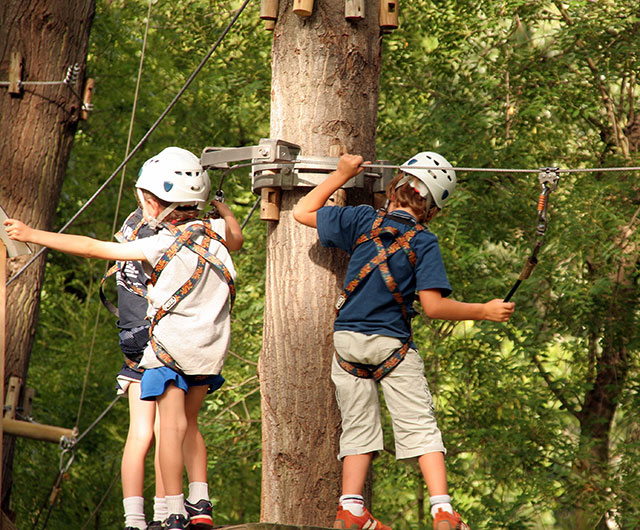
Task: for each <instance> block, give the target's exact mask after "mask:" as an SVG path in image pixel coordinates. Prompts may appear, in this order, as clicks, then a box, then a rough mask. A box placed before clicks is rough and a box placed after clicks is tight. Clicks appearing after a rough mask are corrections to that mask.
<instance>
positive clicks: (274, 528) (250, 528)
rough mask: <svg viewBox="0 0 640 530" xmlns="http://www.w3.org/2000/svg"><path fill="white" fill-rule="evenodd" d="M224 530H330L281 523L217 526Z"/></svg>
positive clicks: (321, 527) (323, 527) (320, 527)
mask: <svg viewBox="0 0 640 530" xmlns="http://www.w3.org/2000/svg"><path fill="white" fill-rule="evenodd" d="M217 528H224V529H225V530H332V529H328V528H327V527H326V526H306V525H289V524H282V523H244V524H238V525H232V526H218V527H217Z"/></svg>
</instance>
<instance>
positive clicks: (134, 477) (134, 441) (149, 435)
mask: <svg viewBox="0 0 640 530" xmlns="http://www.w3.org/2000/svg"><path fill="white" fill-rule="evenodd" d="M127 394H128V396H129V433H128V434H127V441H126V442H125V445H124V451H123V453H122V493H123V495H124V497H133V496H139V497H142V491H143V487H144V459H145V457H146V456H147V452H148V451H149V447H151V441H152V440H153V422H154V419H155V403H153V402H149V401H142V400H141V399H140V383H134V382H132V383H130V384H129V388H128V390H127Z"/></svg>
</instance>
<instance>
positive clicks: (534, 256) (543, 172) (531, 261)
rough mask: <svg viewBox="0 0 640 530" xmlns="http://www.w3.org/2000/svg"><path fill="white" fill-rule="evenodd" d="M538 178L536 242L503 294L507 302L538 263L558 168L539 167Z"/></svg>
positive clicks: (556, 183)
mask: <svg viewBox="0 0 640 530" xmlns="http://www.w3.org/2000/svg"><path fill="white" fill-rule="evenodd" d="M538 180H539V181H540V185H541V186H542V191H541V192H540V197H539V198H538V222H537V225H536V244H535V246H534V247H533V251H532V252H531V256H529V258H528V259H527V262H526V263H525V264H524V267H523V268H522V272H520V276H519V277H518V279H517V280H516V283H515V284H514V285H513V287H512V288H511V290H510V291H509V294H507V296H505V298H504V301H505V302H508V301H509V300H511V297H512V296H513V294H514V293H515V292H516V290H517V289H518V287H520V284H521V283H522V282H523V281H524V280H526V279H527V278H528V277H529V276H531V273H532V272H533V269H534V267H535V266H536V265H537V264H538V251H539V250H540V248H541V247H542V245H543V244H544V238H545V235H546V232H547V207H548V205H549V195H551V193H552V192H553V191H554V190H555V189H556V188H557V187H558V181H559V180H560V169H559V168H557V167H543V168H540V173H539V175H538Z"/></svg>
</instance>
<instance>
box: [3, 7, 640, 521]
mask: <svg viewBox="0 0 640 530" xmlns="http://www.w3.org/2000/svg"><path fill="white" fill-rule="evenodd" d="M239 5H240V2H237V1H231V0H208V1H205V0H188V1H182V2H175V3H169V2H157V3H155V4H152V7H151V13H152V14H151V19H150V30H149V40H148V44H147V51H146V53H145V56H144V68H143V72H142V83H141V90H140V96H139V101H138V111H137V114H136V119H135V124H134V128H133V134H132V142H133V144H135V143H137V141H138V140H139V139H140V138H141V137H142V136H143V135H144V133H145V132H146V131H147V130H148V128H149V127H150V126H151V125H152V124H153V123H154V122H155V120H156V119H157V117H158V116H159V115H160V114H161V112H162V111H163V110H164V108H165V107H166V105H167V104H168V102H169V101H170V100H171V99H172V98H173V97H174V96H175V94H176V93H177V91H178V90H179V89H180V88H181V87H182V85H183V83H184V82H185V80H186V79H187V78H188V76H189V75H190V73H191V72H192V71H193V69H194V68H195V67H196V66H197V65H198V64H199V62H200V61H201V59H202V57H203V56H204V55H205V53H206V52H207V51H208V49H209V47H210V46H211V44H212V43H213V42H214V41H215V39H216V38H217V37H218V35H219V34H220V32H221V30H222V28H223V27H224V26H225V25H226V23H227V22H228V20H229V18H230V16H231V15H232V13H233V11H234V10H235V9H237V8H238V7H239ZM147 9H148V4H147V3H146V2H141V1H137V2H125V1H124V0H100V1H99V2H98V4H97V15H96V18H95V21H94V25H93V28H92V34H91V50H90V56H89V62H88V69H89V71H88V75H89V76H90V77H93V78H95V80H96V90H95V93H94V100H93V103H94V105H95V110H94V111H93V112H92V113H91V115H90V118H89V120H88V121H86V122H82V124H81V128H80V130H79V132H78V134H77V136H76V139H75V144H74V149H73V151H72V158H71V162H70V164H69V169H68V173H67V177H66V180H65V184H64V189H63V194H62V198H61V201H60V204H59V207H58V216H57V218H58V223H59V225H60V226H61V225H62V224H64V223H65V222H66V221H67V220H68V219H69V218H70V217H71V216H72V215H73V214H74V213H75V212H76V210H77V209H78V208H79V207H80V206H81V205H82V204H83V203H84V201H85V200H86V199H87V198H88V197H89V196H90V195H91V194H92V193H93V191H94V190H95V188H97V186H98V185H100V184H101V183H102V182H103V181H104V180H105V179H106V178H107V177H108V176H109V175H110V174H111V173H112V171H113V170H114V169H115V168H116V167H117V166H118V164H119V163H120V161H121V160H122V159H123V158H124V152H125V148H126V140H127V131H128V128H129V121H130V116H131V108H132V105H133V95H134V91H135V84H136V76H137V72H138V67H139V61H140V56H141V48H142V39H143V35H144V29H145V21H146V16H147ZM400 9H401V11H400V27H399V29H398V30H396V31H394V32H393V33H391V34H388V35H385V36H384V41H383V42H384V52H383V69H382V79H381V90H380V106H379V121H378V131H377V138H378V141H377V144H378V145H377V153H378V158H379V159H385V160H390V161H393V162H395V163H398V164H399V163H402V162H403V161H404V160H406V159H407V158H409V157H410V156H411V155H413V154H414V153H416V152H419V151H422V150H434V151H438V152H440V153H442V154H443V155H444V156H446V157H447V159H448V160H449V161H451V162H452V163H453V164H454V165H455V166H457V167H463V168H464V167H466V168H505V169H512V168H529V169H534V170H535V169H537V168H541V167H550V166H551V167H553V166H557V167H561V168H599V167H619V166H638V165H640V164H639V163H638V162H639V161H640V160H639V159H640V157H639V156H638V138H637V136H638V134H637V131H638V130H640V129H637V128H636V127H637V126H636V125H635V124H636V119H635V112H634V105H635V103H636V101H637V100H638V87H637V84H636V82H637V72H638V66H639V64H638V42H639V36H638V31H639V29H640V19H639V18H638V12H637V5H636V4H635V3H634V2H631V1H629V0H617V1H616V2H613V1H611V0H602V1H600V2H594V1H590V0H574V1H570V2H567V3H565V4H561V3H559V2H547V1H543V2H531V1H525V0H502V1H488V0H478V1H476V2H466V1H460V0H456V1H449V2H440V1H427V0H413V1H412V2H410V3H409V2H406V3H405V2H403V3H402V5H401V8H400ZM270 39H271V34H270V33H269V32H266V31H264V28H263V25H262V22H261V21H260V20H259V17H258V5H257V3H256V2H254V3H251V4H250V5H249V7H248V9H247V12H245V13H244V14H243V15H242V17H241V18H240V20H239V22H238V24H237V25H236V26H235V27H234V29H233V31H232V32H231V33H230V34H229V35H228V37H227V38H226V39H225V40H224V41H223V43H222V46H221V47H220V49H219V51H218V52H217V53H216V54H215V55H214V56H213V57H212V58H211V60H210V61H209V62H208V63H207V65H206V67H205V69H204V70H203V71H202V72H201V74H200V75H199V76H198V77H197V78H196V80H195V81H194V83H193V84H192V85H191V87H190V88H189V89H188V90H187V92H186V93H185V95H184V96H183V97H182V98H181V100H180V101H179V103H178V105H177V106H176V107H175V108H174V109H173V110H172V111H171V113H170V114H169V115H168V117H167V118H166V119H165V121H163V123H162V124H161V126H160V127H159V128H158V130H157V131H156V132H155V133H154V134H153V135H152V136H151V138H150V139H149V140H148V142H147V143H146V144H145V145H144V147H143V148H142V149H141V151H140V152H139V153H138V154H137V155H135V156H134V158H133V159H132V161H131V163H130V164H129V167H128V168H127V171H126V175H125V177H124V183H123V194H122V199H121V201H122V204H121V206H120V210H119V211H118V212H116V205H117V204H118V196H119V186H118V184H117V182H114V183H113V184H111V185H110V186H109V187H107V189H106V190H105V192H104V193H102V194H101V195H100V196H99V198H98V199H97V200H96V201H95V203H94V204H93V205H92V206H91V207H90V209H89V211H88V212H87V213H86V214H84V215H83V216H81V217H80V219H79V220H78V222H76V223H75V224H74V225H73V227H72V229H71V231H72V232H77V233H83V234H88V235H92V236H95V237H99V238H103V239H109V238H110V237H111V233H112V229H113V224H114V216H115V218H116V219H117V222H116V224H119V223H120V222H121V221H122V219H123V218H124V216H125V215H126V214H127V213H128V212H129V211H130V210H131V209H132V208H133V207H134V204H135V203H134V198H133V193H132V186H133V182H134V181H135V176H136V174H137V169H138V168H139V167H140V166H141V165H142V163H143V162H144V160H146V159H147V158H148V157H150V156H152V155H153V154H155V153H156V152H158V151H160V150H161V149H162V148H163V147H165V146H166V145H175V144H177V145H180V146H182V147H185V148H188V149H190V150H192V151H194V152H196V153H197V152H200V151H201V150H202V149H203V148H204V147H205V146H242V145H253V144H256V143H257V142H258V141H259V139H260V138H264V137H268V136H269V104H270V103H269V102H270V97H269V91H270ZM603 94H605V95H606V96H607V98H608V100H606V99H605V98H604V97H603ZM614 118H615V124H616V126H617V127H618V129H617V132H616V129H614V127H613V123H614ZM637 175H638V172H637V171H635V172H631V171H629V172H615V173H606V172H582V173H580V172H575V173H562V174H561V179H560V184H559V186H558V189H557V190H556V191H555V192H554V193H553V194H552V197H551V204H550V211H549V229H548V233H547V238H546V242H545V246H544V247H543V249H542V251H541V255H540V264H539V265H538V266H537V268H536V269H535V271H534V273H533V275H532V277H531V278H530V279H529V280H527V281H526V282H524V284H523V286H522V287H521V289H520V290H519V291H518V293H517V295H516V297H515V301H516V302H517V304H518V306H517V312H516V314H515V316H514V318H513V319H512V321H511V322H510V323H509V324H508V325H496V324H492V323H477V324H472V323H469V322H465V323H458V324H455V325H454V324H451V323H448V322H440V321H429V320H428V319H427V318H426V317H424V316H419V317H417V318H416V321H415V328H416V329H415V334H416V339H417V342H418V344H419V345H420V347H421V350H422V354H423V356H424V358H425V364H426V366H427V376H428V379H429V382H430V385H431V389H432V392H433V394H434V397H435V401H436V406H437V414H438V418H439V424H440V427H441V430H442V431H443V434H444V438H445V443H446V445H447V447H448V455H447V465H448V471H449V482H450V488H451V491H452V494H453V496H454V503H455V507H456V509H458V510H459V511H460V512H462V513H463V514H464V516H465V519H466V520H467V521H468V522H469V523H470V525H471V526H472V528H509V529H551V528H567V529H574V528H596V527H597V528H624V529H628V528H629V529H630V528H638V527H639V526H640V513H639V511H638V508H637V506H638V505H639V504H640V502H639V501H640V493H639V492H640V488H639V479H638V477H640V428H639V423H638V414H637V411H638V410H640V407H639V404H640V403H639V401H640V399H639V395H638V389H639V382H640V381H639V378H638V376H639V374H640V371H639V370H638V355H637V353H638V331H637V330H638V309H637V303H636V301H637V299H638V296H637V295H638V292H637V291H638V282H637V272H638V270H637V257H638V252H637V245H638V234H637V227H636V223H637V217H638V208H639V205H640V193H639V189H638V178H637ZM212 176H213V182H214V185H216V184H217V183H218V182H219V180H218V179H219V178H220V176H219V175H216V174H213V175H212ZM458 178H459V185H458V189H457V191H456V194H455V195H454V197H453V198H452V200H451V202H450V206H448V207H447V209H446V210H445V211H444V212H442V214H441V215H439V216H438V217H437V218H436V219H435V220H434V221H433V222H432V225H431V229H432V230H433V231H434V232H435V233H436V234H437V235H438V236H439V239H440V243H441V246H442V250H443V254H444V257H445V262H446V263H447V265H448V274H449V277H450V280H451V283H452V285H453V287H454V296H455V298H456V299H459V300H465V301H486V300H488V299H491V298H494V297H501V296H504V295H505V294H506V292H507V291H508V289H509V288H510V286H511V285H512V283H513V282H514V281H515V279H516V278H517V275H518V273H519V271H520V268H521V267H522V265H523V263H524V260H525V259H526V257H527V256H528V254H529V252H530V249H531V248H532V246H533V244H534V243H535V227H536V202H537V197H538V193H539V190H540V186H539V183H538V179H537V174H536V172H531V173H520V172H516V171H491V172H472V171H458ZM224 191H225V194H226V197H227V202H228V203H229V204H230V205H231V207H232V209H233V210H234V213H235V215H236V217H237V218H238V219H240V220H244V219H245V218H247V216H248V214H249V212H250V209H251V207H252V205H253V203H254V200H255V197H254V195H253V194H252V192H251V186H250V179H249V176H248V175H247V172H246V171H245V170H238V171H235V172H233V173H232V174H231V175H230V176H228V177H227V178H226V180H225V185H224ZM625 228H626V231H625ZM265 232H266V230H265V226H264V224H262V223H261V222H260V221H259V220H258V216H257V214H256V215H254V216H252V217H251V218H250V219H249V220H248V222H247V225H246V228H245V240H246V243H245V246H244V248H243V250H242V251H240V252H239V253H237V254H236V256H235V263H236V266H237V269H238V271H239V282H238V287H239V292H238V297H237V303H236V308H235V311H234V319H233V333H232V337H233V338H232V346H231V351H232V354H231V355H230V357H229V360H228V362H227V364H226V366H225V374H224V375H225V377H226V379H227V384H226V385H225V386H224V387H223V390H222V391H220V392H218V393H216V394H215V395H214V396H213V397H212V398H210V399H208V400H207V401H206V403H205V408H204V409H203V411H202V415H201V418H202V421H201V425H202V430H203V434H204V436H205V440H206V441H207V445H208V451H209V484H210V491H211V495H212V500H213V502H214V510H215V514H216V517H215V519H216V523H218V524H236V523H242V522H252V521H258V520H259V516H260V465H261V462H260V459H261V453H260V403H259V392H258V381H257V377H256V366H257V362H258V358H259V353H260V348H261V341H262V313H263V294H264V293H263V289H264V273H263V271H264V263H265ZM623 265H624V266H623ZM620 271H621V274H622V275H623V277H624V281H620V276H619V275H618V273H619V272H620ZM103 273H104V264H103V263H99V262H92V261H89V260H84V259H78V258H73V257H69V256H65V255H62V254H59V253H55V254H53V253H52V254H51V255H50V256H49V261H48V265H47V274H46V283H45V287H44V292H43V297H42V305H41V314H40V324H39V331H38V335H37V344H36V347H35V350H34V352H33V354H32V358H31V364H30V371H29V379H28V382H27V384H28V385H29V386H32V387H35V388H36V389H37V393H36V398H35V400H34V411H33V415H34V417H35V419H36V420H37V421H40V422H42V423H47V424H53V425H61V426H73V425H75V424H76V422H79V426H80V430H81V431H82V430H84V429H86V428H87V427H88V426H89V425H90V424H91V422H92V421H93V420H94V419H95V417H97V415H98V414H99V413H100V412H101V411H102V410H104V409H105V407H106V406H108V405H109V404H110V403H111V402H112V400H113V398H114V379H113V377H114V375H115V373H116V372H117V370H118V369H119V367H120V364H121V354H120V351H119V348H118V342H117V333H116V328H115V323H114V319H113V317H112V316H111V315H109V314H108V313H107V312H106V311H104V310H103V309H101V307H100V303H99V300H98V297H97V289H98V285H99V282H100V279H101V277H102V274H103ZM612 349H613V350H615V351H618V352H623V353H622V355H621V358H620V359H617V361H616V362H617V363H618V364H616V365H615V368H616V370H618V371H617V372H616V374H617V375H618V377H617V378H615V379H614V381H613V383H611V384H609V385H608V386H606V388H605V390H606V392H605V398H607V399H606V400H605V401H607V403H608V407H609V410H614V411H615V416H614V418H613V421H612V422H611V424H610V425H607V429H606V430H607V439H606V440H605V441H604V445H605V447H606V455H605V457H604V459H603V458H602V455H601V454H599V453H597V452H594V450H595V449H594V448H597V447H598V444H599V443H601V442H602V440H599V439H596V438H595V437H594V436H593V433H592V430H591V429H592V427H593V426H592V425H590V424H588V423H587V422H586V421H585V418H586V417H587V416H588V414H587V412H589V411H590V410H591V411H594V410H595V409H593V410H592V409H590V407H591V406H592V405H593V404H592V402H591V401H589V399H587V398H588V396H590V391H592V390H593V389H594V388H596V385H597V374H598V373H600V371H601V370H602V369H603V364H607V363H608V362H609V361H610V358H609V357H606V356H605V354H606V353H607V352H610V351H611V350H612ZM126 409H127V406H126V403H125V402H124V400H122V401H120V402H118V403H117V404H116V405H115V407H114V409H113V410H112V411H111V412H110V413H109V414H108V415H107V416H106V417H105V419H104V420H103V421H101V422H100V423H99V424H98V425H97V426H96V427H95V428H94V429H93V430H92V431H91V432H90V433H89V434H88V435H87V437H86V438H85V439H84V440H83V442H82V443H81V445H80V446H79V447H78V449H77V451H76V452H75V460H74V462H73V464H72V465H71V466H70V467H69V470H68V474H67V476H66V477H65V480H64V481H63V485H62V491H61V493H60V494H59V496H58V498H57V502H56V504H55V506H54V507H53V509H52V510H51V512H50V514H48V505H47V502H48V501H47V499H48V496H49V494H50V492H51V487H52V485H53V481H54V480H55V478H56V476H57V474H58V471H59V466H60V458H61V453H60V449H59V448H58V447H56V446H55V445H53V444H45V443H43V442H35V441H31V440H25V439H20V440H19V442H18V449H17V456H16V461H15V467H14V474H15V485H14V494H13V496H12V499H13V509H14V510H15V511H16V512H17V515H18V519H17V524H18V527H19V528H28V527H31V526H32V525H33V521H34V520H35V518H36V517H37V514H38V513H39V511H40V510H43V511H41V512H40V516H39V524H40V525H42V523H43V521H44V520H45V519H46V520H47V527H48V528H51V529H58V528H60V529H62V528H65V529H66V528H69V527H70V526H71V527H73V528H117V527H119V526H121V524H122V504H121V490H120V489H119V488H120V486H119V464H120V455H121V450H122V446H123V443H124V439H125V437H126V430H127V421H128V415H127V410H126ZM595 416H597V413H596V414H595ZM386 443H387V447H388V448H389V451H385V453H384V454H383V455H381V457H380V458H379V459H378V460H377V461H376V464H375V466H374V492H373V511H374V513H375V514H376V516H377V517H378V518H380V519H381V520H383V521H386V522H388V523H389V524H391V525H392V526H393V527H394V528H397V529H404V528H407V529H409V528H411V529H412V528H426V527H428V526H429V525H430V519H429V516H428V511H429V510H428V493H427V492H426V491H425V488H424V486H423V482H422V479H421V478H420V476H419V473H418V471H417V468H416V467H415V466H414V465H413V464H411V463H409V464H397V463H396V462H395V459H394V457H393V440H392V437H391V433H390V430H388V439H387V440H386ZM65 456H66V455H63V459H64V457H65ZM152 476H153V468H152V465H151V458H149V459H148V477H149V480H148V481H147V484H148V485H147V489H146V491H145V496H146V498H148V499H150V498H152V496H153V485H152V481H151V477H152ZM425 498H426V500H425ZM98 508H99V509H98ZM334 508H335V507H334V506H329V507H327V509H328V510H333V509H334ZM96 510H97V511H96ZM150 510H151V507H150V505H148V513H151V511H150ZM94 512H95V513H94Z"/></svg>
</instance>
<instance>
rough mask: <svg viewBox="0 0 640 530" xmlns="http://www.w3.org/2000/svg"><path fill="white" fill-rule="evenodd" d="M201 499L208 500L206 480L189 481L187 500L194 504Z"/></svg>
mask: <svg viewBox="0 0 640 530" xmlns="http://www.w3.org/2000/svg"><path fill="white" fill-rule="evenodd" d="M202 499H206V500H209V484H207V483H206V482H189V496H188V497H187V500H188V501H189V502H190V503H191V504H196V503H197V502H198V501H200V500H202Z"/></svg>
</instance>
